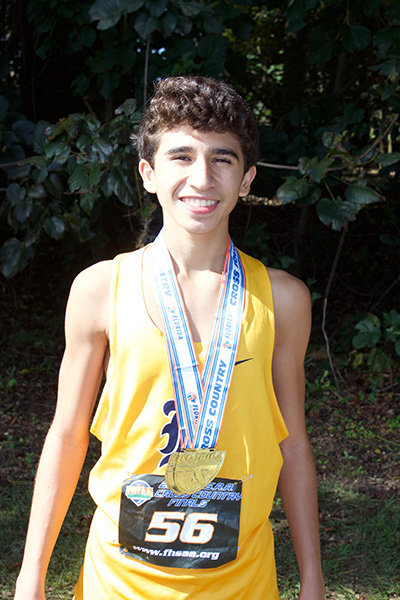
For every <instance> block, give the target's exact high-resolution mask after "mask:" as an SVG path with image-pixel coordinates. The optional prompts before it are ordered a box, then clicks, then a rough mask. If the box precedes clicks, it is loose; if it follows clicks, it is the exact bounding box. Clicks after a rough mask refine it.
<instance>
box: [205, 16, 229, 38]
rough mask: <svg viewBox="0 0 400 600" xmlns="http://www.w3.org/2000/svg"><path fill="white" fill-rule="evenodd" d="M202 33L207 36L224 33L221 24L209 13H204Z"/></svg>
mask: <svg viewBox="0 0 400 600" xmlns="http://www.w3.org/2000/svg"><path fill="white" fill-rule="evenodd" d="M203 26H204V31H205V32H206V33H207V34H208V35H213V34H221V33H223V31H224V27H223V25H222V23H221V22H220V21H219V20H218V19H217V18H216V17H215V16H214V15H213V14H212V13H210V12H208V11H207V12H205V13H204V15H203Z"/></svg>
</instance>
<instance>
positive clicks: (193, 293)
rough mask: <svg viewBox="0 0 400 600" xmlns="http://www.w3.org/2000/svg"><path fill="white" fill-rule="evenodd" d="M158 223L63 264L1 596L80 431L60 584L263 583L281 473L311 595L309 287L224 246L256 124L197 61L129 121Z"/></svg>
mask: <svg viewBox="0 0 400 600" xmlns="http://www.w3.org/2000/svg"><path fill="white" fill-rule="evenodd" d="M137 147H138V151H139V156H140V163H139V171H140V174H141V176H142V179H143V184H144V187H145V188H146V190H147V191H148V192H150V193H153V194H157V197H158V200H159V202H160V204H161V207H162V211H163V219H164V227H163V230H162V232H161V234H160V235H159V236H158V238H157V240H156V241H155V242H154V243H153V244H150V245H149V246H147V247H146V248H142V249H141V250H138V251H135V252H132V253H128V254H125V255H121V256H118V257H117V258H116V259H114V261H106V262H102V263H99V264H96V265H94V266H93V267H91V268H89V269H87V270H86V271H84V272H83V273H81V274H80V275H79V276H78V277H77V279H76V280H75V282H74V284H73V286H72V289H71V294H70V298H69V302H68V307H67V313H66V349H65V354H64V358H63V361H62V365H61V370H60V379H59V395H58V403H57V409H56V414H55V418H54V422H53V424H52V426H51V428H50V431H49V434H48V436H47V438H46V442H45V446H44V449H43V454H42V458H41V461H40V465H39V469H38V474H37V479H36V486H35V493H34V498H33V505H32V512H31V519H30V526H29V531H28V536H27V543H26V550H25V555H24V560H23V565H22V568H21V572H20V575H19V578H18V582H17V589H16V595H15V600H43V599H44V597H45V596H44V593H45V592H44V581H45V573H46V569H47V565H48V561H49V559H50V555H51V552H52V550H53V547H54V544H55V541H56V538H57V535H58V533H59V530H60V527H61V524H62V521H63V519H64V517H65V514H66V511H67V509H68V505H69V503H70V500H71V498H72V495H73V493H74V490H75V486H76V483H77V480H78V477H79V474H80V471H81V468H82V464H83V461H84V457H85V454H86V450H87V445H88V436H89V433H88V429H89V421H90V419H91V414H92V410H93V407H94V404H95V400H96V396H97V392H98V389H99V386H100V382H101V379H102V375H103V372H105V374H106V384H105V387H104V390H103V393H102V397H101V399H100V403H99V406H98V408H97V411H96V414H95V417H94V420H93V423H92V426H91V431H92V432H93V433H94V434H95V435H96V436H97V437H98V438H99V439H100V440H101V441H102V454H101V457H100V459H99V461H98V462H97V464H96V466H95V467H94V469H93V471H92V473H91V477H90V483H89V489H90V492H91V494H92V496H93V498H94V500H95V502H96V504H97V506H98V508H97V510H96V512H95V516H94V518H93V522H92V526H91V531H90V534H89V538H88V543H87V548H86V554H85V560H84V564H83V567H82V571H81V575H80V578H79V581H78V583H77V585H76V587H75V598H76V600H81V599H83V600H139V599H141V600H150V599H151V600H154V598H157V599H160V600H167V599H171V600H172V599H173V600H179V599H183V598H189V599H192V600H199V599H201V600H203V599H204V598H206V597H208V596H212V597H213V599H214V600H233V599H235V600H238V599H251V600H278V599H279V594H278V589H277V582H276V572H275V563H274V553H273V539H272V531H271V527H270V524H269V520H268V517H269V513H270V510H271V506H272V501H273V497H274V494H275V489H276V485H277V483H278V479H279V489H280V493H281V496H282V500H283V504H284V508H285V511H286V515H287V518H288V521H289V525H290V529H291V532H292V537H293V542H294V546H295V550H296V554H297V558H298V563H299V568H300V577H301V591H300V596H299V598H300V600H322V598H323V578H322V572H321V564H320V552H319V538H318V511H317V495H316V477H315V470H314V464H313V459H312V454H311V449H310V445H309V441H308V438H307V434H306V429H305V421H304V370H303V361H304V354H305V351H306V346H307V343H308V338H309V331H310V299H309V294H308V291H307V289H306V288H305V286H304V285H303V284H302V283H301V282H300V281H299V280H297V279H295V278H293V277H292V276H290V275H288V274H286V273H284V272H281V271H277V270H274V269H266V268H265V267H264V266H263V265H262V264H261V263H259V262H258V261H256V260H255V259H252V258H250V257H248V256H246V255H244V254H242V253H239V252H238V251H237V250H236V249H235V248H234V246H233V245H232V244H231V243H230V238H229V234H228V222H229V215H230V213H231V211H232V210H233V208H234V206H235V204H236V202H237V199H238V197H239V196H246V194H248V192H249V190H250V185H251V182H252V180H253V178H254V176H255V173H256V168H255V164H256V161H257V126H256V123H255V119H254V116H253V114H252V112H251V111H250V109H249V108H248V106H247V104H246V103H245V102H244V101H243V99H242V98H241V97H240V96H238V94H236V92H234V91H233V90H232V89H231V88H229V87H228V86H227V85H225V84H224V83H220V82H217V81H214V80H212V79H209V78H204V77H173V78H168V79H166V80H163V81H161V82H160V84H159V85H158V87H157V90H156V94H155V96H154V98H153V100H152V102H151V104H150V107H149V109H148V110H147V112H146V114H145V116H144V118H143V121H142V124H141V126H140V129H139V133H138V136H137Z"/></svg>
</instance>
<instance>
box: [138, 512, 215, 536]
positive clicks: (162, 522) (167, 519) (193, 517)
mask: <svg viewBox="0 0 400 600" xmlns="http://www.w3.org/2000/svg"><path fill="white" fill-rule="evenodd" d="M217 521H218V514H215V513H195V512H194V513H190V514H189V515H188V516H187V517H186V519H185V513H183V512H167V511H165V512H164V511H155V512H154V513H153V516H152V518H151V521H150V523H149V527H148V529H147V532H146V535H145V538H144V539H145V541H146V542H159V543H163V544H171V543H172V542H175V540H176V539H178V537H179V539H180V541H181V542H183V543H185V544H207V543H208V542H209V541H210V540H211V538H212V536H213V535H214V529H215V527H214V525H213V523H216V522H217ZM152 529H157V530H158V531H160V530H162V531H163V533H150V531H151V530H152Z"/></svg>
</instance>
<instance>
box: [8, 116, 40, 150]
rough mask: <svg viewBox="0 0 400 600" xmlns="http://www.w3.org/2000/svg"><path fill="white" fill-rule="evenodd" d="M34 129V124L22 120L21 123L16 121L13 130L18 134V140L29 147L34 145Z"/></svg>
mask: <svg viewBox="0 0 400 600" xmlns="http://www.w3.org/2000/svg"><path fill="white" fill-rule="evenodd" d="M34 128H35V125H34V123H32V122H31V121H28V120H27V119H20V120H19V121H14V123H13V124H12V130H13V131H14V132H15V133H16V134H17V136H18V140H19V141H21V142H22V143H23V144H26V145H28V146H30V145H31V144H32V136H33V130H34Z"/></svg>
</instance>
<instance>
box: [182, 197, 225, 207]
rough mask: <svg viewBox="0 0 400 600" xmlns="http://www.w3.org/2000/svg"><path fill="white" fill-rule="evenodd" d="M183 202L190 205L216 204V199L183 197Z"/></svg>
mask: <svg viewBox="0 0 400 600" xmlns="http://www.w3.org/2000/svg"><path fill="white" fill-rule="evenodd" d="M184 202H186V204H190V206H213V205H214V204H217V201H216V200H200V199H199V198H185V199H184Z"/></svg>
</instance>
